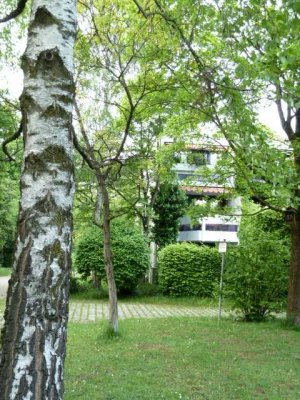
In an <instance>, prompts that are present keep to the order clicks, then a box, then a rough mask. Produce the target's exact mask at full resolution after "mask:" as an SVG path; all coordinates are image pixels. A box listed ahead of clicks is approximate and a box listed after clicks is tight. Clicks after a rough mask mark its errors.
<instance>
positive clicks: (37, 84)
mask: <svg viewBox="0 0 300 400" xmlns="http://www.w3.org/2000/svg"><path fill="white" fill-rule="evenodd" d="M75 35H76V1H75V0H64V1H48V0H33V2H32V9H31V19H30V25H29V30H28V44H27V48H26V51H25V54H24V56H23V59H22V68H23V70H24V82H25V83H24V91H23V94H22V96H21V108H22V114H23V134H24V145H25V149H24V161H23V169H22V176H21V200H20V210H19V219H18V236H17V243H16V252H15V261H14V266H13V273H12V277H11V280H10V283H9V290H8V295H7V303H6V311H5V324H4V328H3V331H2V353H1V364H0V400H18V399H22V400H30V399H35V400H44V399H52V400H54V399H55V400H57V399H62V397H63V365H64V358H65V349H66V326H67V319H68V305H67V303H68V292H69V274H70V252H71V229H72V215H71V211H72V202H73V193H74V183H73V182H74V181H73V160H72V134H71V124H72V105H73V97H74V83H73V45H74V40H75Z"/></svg>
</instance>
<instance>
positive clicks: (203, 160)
mask: <svg viewBox="0 0 300 400" xmlns="http://www.w3.org/2000/svg"><path fill="white" fill-rule="evenodd" d="M187 163H188V164H190V165H196V166H197V167H199V166H201V165H207V164H210V153H209V152H208V151H204V150H202V151H199V150H198V151H191V152H190V153H188V154H187Z"/></svg>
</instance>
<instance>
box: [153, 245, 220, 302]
mask: <svg viewBox="0 0 300 400" xmlns="http://www.w3.org/2000/svg"><path fill="white" fill-rule="evenodd" d="M220 265H221V259H220V255H219V253H218V251H217V249H215V248H211V247H207V246H197V245H195V244H190V243H177V244H171V245H169V246H166V247H165V248H164V249H162V250H161V252H160V253H159V285H160V287H161V290H162V292H163V293H164V294H167V295H171V296H200V297H211V296H212V295H213V291H214V288H215V285H216V283H217V282H218V279H219V275H220Z"/></svg>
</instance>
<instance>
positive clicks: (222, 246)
mask: <svg viewBox="0 0 300 400" xmlns="http://www.w3.org/2000/svg"><path fill="white" fill-rule="evenodd" d="M226 250H227V243H226V240H224V242H220V243H219V253H221V256H222V262H221V276H220V290H219V310H218V322H220V319H221V312H222V311H221V310H222V291H223V274H224V265H225V254H226Z"/></svg>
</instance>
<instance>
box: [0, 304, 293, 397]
mask: <svg viewBox="0 0 300 400" xmlns="http://www.w3.org/2000/svg"><path fill="white" fill-rule="evenodd" d="M3 311H4V300H3V299H1V300H0V313H2V312H3ZM120 328H121V329H120V331H121V334H120V336H119V337H109V336H108V335H107V334H106V324H105V323H104V322H99V323H89V324H84V323H82V324H80V323H70V324H69V336H68V347H67V359H66V368H65V400H73V399H81V400H91V399H93V400H128V399H130V400H160V399H165V400H177V399H178V400H179V399H181V400H202V399H203V400H205V399H207V400H231V399H236V400H253V399H264V400H275V399H276V400H289V399H290V400H298V399H300V380H299V376H300V331H299V329H298V330H297V329H292V328H290V327H288V326H285V325H284V323H283V322H282V321H271V322H266V323H259V324H255V323H242V322H234V321H232V320H229V319H227V320H226V319H224V320H221V322H220V324H218V322H217V321H216V319H208V318H188V317H180V318H179V317H172V318H164V319H149V320H147V319H141V320H137V319H129V320H122V321H120Z"/></svg>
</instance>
